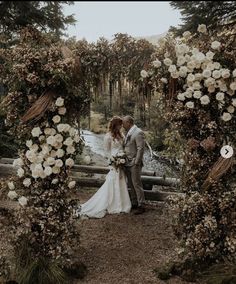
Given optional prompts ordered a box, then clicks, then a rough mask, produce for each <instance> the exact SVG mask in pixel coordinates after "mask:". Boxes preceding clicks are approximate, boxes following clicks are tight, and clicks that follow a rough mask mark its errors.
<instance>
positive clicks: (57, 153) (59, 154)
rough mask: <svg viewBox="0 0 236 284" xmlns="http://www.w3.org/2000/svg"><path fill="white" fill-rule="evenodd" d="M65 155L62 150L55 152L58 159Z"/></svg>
mask: <svg viewBox="0 0 236 284" xmlns="http://www.w3.org/2000/svg"><path fill="white" fill-rule="evenodd" d="M64 154H65V151H64V150H63V149H58V150H57V152H56V156H57V157H58V158H62V157H63V156H64Z"/></svg>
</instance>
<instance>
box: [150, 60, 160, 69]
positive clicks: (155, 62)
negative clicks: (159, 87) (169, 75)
mask: <svg viewBox="0 0 236 284" xmlns="http://www.w3.org/2000/svg"><path fill="white" fill-rule="evenodd" d="M152 65H153V66H154V67H155V68H158V67H160V66H161V61H160V60H158V59H156V60H154V61H153V62H152Z"/></svg>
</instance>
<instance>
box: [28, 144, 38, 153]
mask: <svg viewBox="0 0 236 284" xmlns="http://www.w3.org/2000/svg"><path fill="white" fill-rule="evenodd" d="M38 149H39V146H38V145H37V144H33V145H32V146H31V147H30V150H31V151H33V152H37V151H38Z"/></svg>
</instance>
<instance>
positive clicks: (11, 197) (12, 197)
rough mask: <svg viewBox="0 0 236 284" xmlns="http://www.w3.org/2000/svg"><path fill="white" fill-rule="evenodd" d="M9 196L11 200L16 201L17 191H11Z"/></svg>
mask: <svg viewBox="0 0 236 284" xmlns="http://www.w3.org/2000/svg"><path fill="white" fill-rule="evenodd" d="M7 196H8V197H9V198H10V199H11V200H13V199H16V198H17V197H18V194H17V193H16V192H15V191H12V190H11V191H9V192H8V194H7Z"/></svg>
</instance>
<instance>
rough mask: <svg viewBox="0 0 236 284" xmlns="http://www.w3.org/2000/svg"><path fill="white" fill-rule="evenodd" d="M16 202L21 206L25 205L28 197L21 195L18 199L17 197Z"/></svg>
mask: <svg viewBox="0 0 236 284" xmlns="http://www.w3.org/2000/svg"><path fill="white" fill-rule="evenodd" d="M18 202H19V204H20V205H21V206H25V205H27V202H28V199H27V198H26V197H24V196H21V197H20V198H19V199H18Z"/></svg>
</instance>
